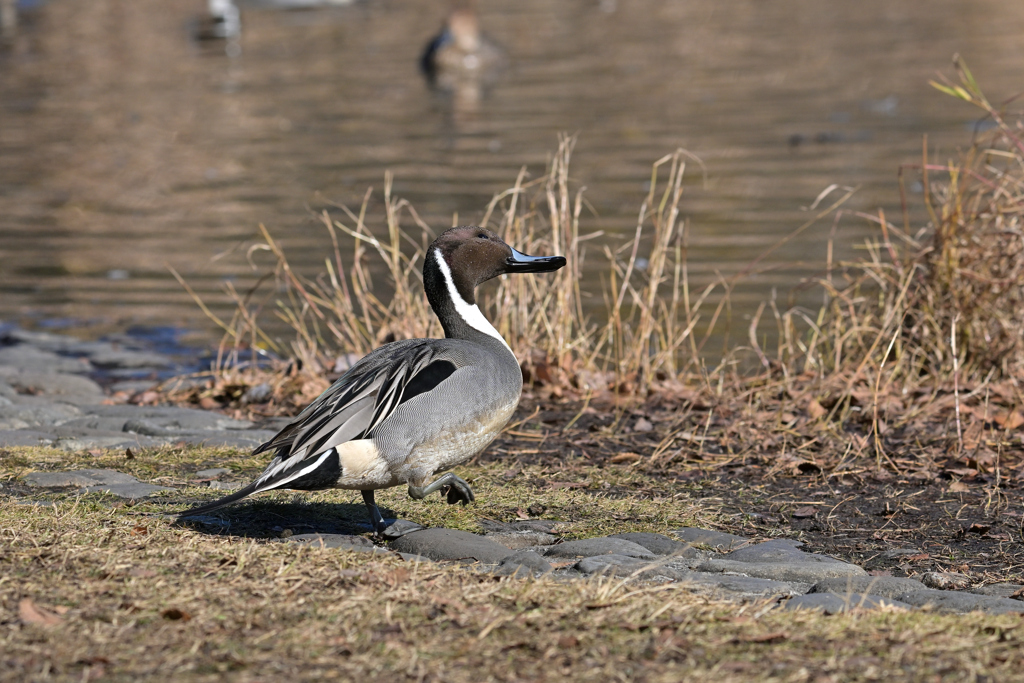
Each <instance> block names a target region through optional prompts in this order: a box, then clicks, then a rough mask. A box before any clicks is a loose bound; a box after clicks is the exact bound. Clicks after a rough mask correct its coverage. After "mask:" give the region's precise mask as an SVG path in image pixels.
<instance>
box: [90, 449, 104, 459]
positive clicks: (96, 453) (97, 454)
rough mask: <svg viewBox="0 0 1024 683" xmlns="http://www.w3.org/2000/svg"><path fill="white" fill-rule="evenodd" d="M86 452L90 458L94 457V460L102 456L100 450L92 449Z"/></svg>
mask: <svg viewBox="0 0 1024 683" xmlns="http://www.w3.org/2000/svg"><path fill="white" fill-rule="evenodd" d="M87 452H88V453H89V455H91V456H92V457H94V458H98V457H100V456H101V455H103V451H102V450H100V449H99V448H92V449H90V450H89V451H87Z"/></svg>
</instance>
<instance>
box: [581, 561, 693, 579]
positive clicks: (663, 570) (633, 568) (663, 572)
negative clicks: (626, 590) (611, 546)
mask: <svg viewBox="0 0 1024 683" xmlns="http://www.w3.org/2000/svg"><path fill="white" fill-rule="evenodd" d="M573 569H575V570H576V571H578V572H580V573H581V574H586V575H588V576H589V575H592V574H604V575H608V576H631V575H633V574H635V575H636V576H637V578H643V579H651V578H655V577H663V578H666V579H669V580H672V581H675V580H679V579H683V578H685V577H687V576H688V575H689V573H690V572H687V571H680V570H678V569H676V568H674V567H668V566H665V564H664V563H660V564H659V563H658V562H650V561H647V560H639V559H637V558H635V557H627V556H625V555H595V556H594V557H585V558H583V559H582V560H580V561H579V562H577V563H576V564H575V566H574V567H573Z"/></svg>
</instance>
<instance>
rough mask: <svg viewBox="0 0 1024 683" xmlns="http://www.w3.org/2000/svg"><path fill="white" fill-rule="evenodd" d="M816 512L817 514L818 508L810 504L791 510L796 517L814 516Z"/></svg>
mask: <svg viewBox="0 0 1024 683" xmlns="http://www.w3.org/2000/svg"><path fill="white" fill-rule="evenodd" d="M816 514H818V510H817V508H815V507H814V506H812V505H805V506H803V507H800V508H797V509H796V510H793V516H794V517H795V518H797V519H807V518H809V517H813V516H815V515H816Z"/></svg>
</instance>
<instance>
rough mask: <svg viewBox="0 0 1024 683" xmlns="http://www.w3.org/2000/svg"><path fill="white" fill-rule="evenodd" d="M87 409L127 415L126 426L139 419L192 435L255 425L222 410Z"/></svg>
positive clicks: (106, 414) (98, 414) (107, 414)
mask: <svg viewBox="0 0 1024 683" xmlns="http://www.w3.org/2000/svg"><path fill="white" fill-rule="evenodd" d="M84 412H85V413H87V414H89V415H94V416H96V417H103V418H124V421H123V422H122V423H121V425H122V427H121V428H122V429H124V425H125V424H126V423H127V422H128V420H137V421H145V422H146V423H148V424H149V425H151V426H153V427H156V428H159V429H166V430H169V431H173V432H175V433H178V434H191V433H196V432H203V431H207V430H225V429H227V430H235V429H238V430H244V429H249V428H251V427H252V426H253V424H252V423H251V422H248V421H245V420H232V419H231V418H229V417H225V416H224V415H221V414H219V413H211V412H206V411H204V410H193V409H191V408H174V407H170V406H132V405H112V406H105V405H98V406H90V407H88V408H86V409H84Z"/></svg>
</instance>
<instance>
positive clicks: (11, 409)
mask: <svg viewBox="0 0 1024 683" xmlns="http://www.w3.org/2000/svg"><path fill="white" fill-rule="evenodd" d="M81 414H82V411H81V410H79V409H78V408H76V407H75V406H72V405H67V404H64V403H52V402H49V401H43V400H40V399H38V398H36V397H34V396H32V397H25V398H24V399H20V400H19V401H18V403H15V404H12V405H8V406H0V429H28V428H30V427H53V426H56V425H59V424H63V423H64V422H67V421H68V420H71V419H74V418H76V417H78V416H79V415H81ZM4 423H10V426H4Z"/></svg>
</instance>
